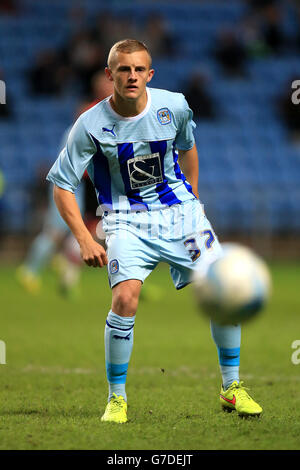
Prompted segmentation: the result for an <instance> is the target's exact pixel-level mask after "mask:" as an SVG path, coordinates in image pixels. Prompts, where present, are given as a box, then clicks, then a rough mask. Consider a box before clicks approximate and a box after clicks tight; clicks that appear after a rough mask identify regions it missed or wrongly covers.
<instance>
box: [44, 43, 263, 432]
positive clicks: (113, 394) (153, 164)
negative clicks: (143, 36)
mask: <svg viewBox="0 0 300 470" xmlns="http://www.w3.org/2000/svg"><path fill="white" fill-rule="evenodd" d="M105 73H106V75H107V77H108V79H109V80H111V81H112V82H113V85H114V90H113V94H112V96H110V97H108V98H106V99H104V100H103V101H101V102H100V103H98V104H97V105H96V106H94V107H93V108H91V109H90V110H88V111H86V112H85V113H83V114H82V115H81V116H80V117H79V119H78V120H77V121H76V123H75V124H74V126H73V128H72V130H71V132H70V134H69V138H68V142H67V145H66V147H65V148H64V149H63V150H62V152H61V153H60V155H59V157H58V159H57V160H56V162H55V163H54V165H53V167H52V168H51V170H50V172H49V174H48V176H47V179H48V180H50V181H52V182H53V183H54V185H55V186H54V199H55V202H56V204H57V207H58V209H59V211H60V213H61V215H62V217H63V218H64V220H65V221H66V223H67V224H68V225H69V227H70V229H71V230H72V232H73V234H74V235H75V237H76V239H77V240H78V243H79V245H80V248H81V254H82V258H83V260H84V261H85V262H86V264H87V265H88V266H93V267H103V266H105V265H108V277H109V282H110V287H111V289H112V305H111V310H110V311H109V313H108V316H107V319H106V325H105V362H106V372H107V380H108V384H109V394H108V404H107V406H106V409H105V412H104V414H103V416H102V418H101V419H102V421H110V422H115V423H125V422H126V421H127V396H126V391H125V383H126V376H127V369H128V363H129V360H130V356H131V351H132V346H133V329H134V322H135V314H136V311H137V307H138V301H139V294H140V291H141V287H142V284H143V282H144V280H145V279H146V277H147V276H148V275H149V274H150V273H151V271H152V270H153V269H154V268H155V267H156V265H157V264H158V263H159V262H160V261H164V262H167V263H168V264H169V265H170V273H171V276H172V279H173V282H174V285H175V287H176V289H181V288H182V287H184V286H186V285H187V284H188V283H189V282H190V280H191V274H192V272H193V271H194V270H198V269H206V267H207V266H208V265H209V263H211V262H213V261H214V260H215V259H217V258H218V256H220V253H221V247H220V245H219V242H218V239H217V238H216V235H215V234H214V232H213V229H212V227H211V225H210V223H209V221H208V220H207V218H206V216H205V214H204V212H203V209H202V206H201V204H200V202H199V200H198V155H197V149H196V145H195V140H194V136H193V128H194V127H195V124H194V122H193V121H192V115H193V113H192V111H191V110H190V109H189V106H188V104H187V102H186V100H185V98H184V96H183V95H182V94H181V93H172V92H170V91H166V90H159V89H155V88H148V87H147V84H148V83H149V82H150V81H151V79H152V77H153V74H154V70H153V69H152V68H151V56H150V53H149V51H148V49H147V47H146V46H145V44H143V43H141V42H139V41H136V40H133V39H125V40H123V41H119V42H118V43H116V44H114V45H113V47H112V48H111V50H110V52H109V56H108V65H107V68H106V69H105ZM86 169H87V171H88V174H89V176H90V178H91V180H92V181H93V183H94V186H95V189H96V194H97V197H98V201H99V204H100V205H101V207H102V209H103V213H104V219H103V229H104V231H105V233H106V244H107V251H105V249H104V248H103V247H102V246H101V245H99V244H98V243H97V242H96V241H94V239H93V238H92V236H91V235H90V233H89V231H88V230H87V228H86V226H85V225H84V223H83V220H82V218H81V215H80V211H79V208H78V206H77V204H76V200H75V196H74V191H75V189H76V187H77V186H78V184H79V182H80V180H81V177H82V175H83V173H84V171H85V170H86ZM158 327H159V326H158ZM211 331H212V336H213V339H214V341H215V343H216V346H217V349H218V354H219V360H220V369H221V374H222V387H221V394H220V401H221V404H222V405H223V406H224V407H227V408H231V409H236V410H237V412H238V413H239V414H243V415H259V414H260V413H261V412H262V409H261V407H260V406H259V405H258V404H257V403H255V402H254V401H253V400H252V398H250V397H249V395H248V394H247V392H246V390H245V388H244V387H243V386H242V383H240V382H239V355H240V340H241V329H240V326H219V325H216V324H214V323H212V324H211Z"/></svg>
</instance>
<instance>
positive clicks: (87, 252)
mask: <svg viewBox="0 0 300 470" xmlns="http://www.w3.org/2000/svg"><path fill="white" fill-rule="evenodd" d="M80 253H81V257H82V259H83V261H84V262H85V263H86V264H87V265H88V266H93V267H94V268H102V267H103V266H106V265H107V263H108V259H107V255H106V251H105V249H104V248H103V246H101V245H99V243H97V242H95V240H93V239H90V240H88V241H84V242H82V243H81V244H80Z"/></svg>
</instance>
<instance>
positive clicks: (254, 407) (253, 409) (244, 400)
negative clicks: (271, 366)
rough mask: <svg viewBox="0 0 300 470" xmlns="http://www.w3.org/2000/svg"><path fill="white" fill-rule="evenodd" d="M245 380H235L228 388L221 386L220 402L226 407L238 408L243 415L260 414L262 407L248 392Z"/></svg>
mask: <svg viewBox="0 0 300 470" xmlns="http://www.w3.org/2000/svg"><path fill="white" fill-rule="evenodd" d="M246 390H248V389H246V388H245V387H243V382H240V383H238V382H236V381H235V382H233V383H232V384H231V385H230V387H229V388H228V389H227V390H224V389H223V386H221V393H220V402H221V405H222V407H223V408H224V409H226V410H228V411H230V410H236V411H237V412H238V414H239V415H241V416H259V415H260V414H261V412H262V408H261V407H260V406H259V405H258V403H256V402H255V401H254V400H253V399H252V398H251V397H250V396H249V395H248V393H247V392H246Z"/></svg>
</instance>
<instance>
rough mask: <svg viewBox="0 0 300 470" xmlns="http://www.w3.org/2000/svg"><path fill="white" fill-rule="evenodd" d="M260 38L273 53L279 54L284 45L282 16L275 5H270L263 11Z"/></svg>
mask: <svg viewBox="0 0 300 470" xmlns="http://www.w3.org/2000/svg"><path fill="white" fill-rule="evenodd" d="M262 36H263V39H264V41H265V43H266V45H267V46H268V47H269V48H270V50H271V51H272V52H273V53H276V54H277V53H279V52H281V50H282V47H283V46H284V45H285V37H284V34H283V30H282V14H281V9H280V7H279V6H278V5H277V4H271V5H269V6H267V7H266V8H265V9H264V10H263V22H262Z"/></svg>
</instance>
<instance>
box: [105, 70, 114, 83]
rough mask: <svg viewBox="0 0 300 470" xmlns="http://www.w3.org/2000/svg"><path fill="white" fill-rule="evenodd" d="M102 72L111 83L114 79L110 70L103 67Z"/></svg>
mask: <svg viewBox="0 0 300 470" xmlns="http://www.w3.org/2000/svg"><path fill="white" fill-rule="evenodd" d="M104 72H105V75H106V76H107V78H108V80H110V81H111V82H113V80H114V79H113V77H112V74H111V70H110V69H109V68H108V67H105V69H104Z"/></svg>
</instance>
